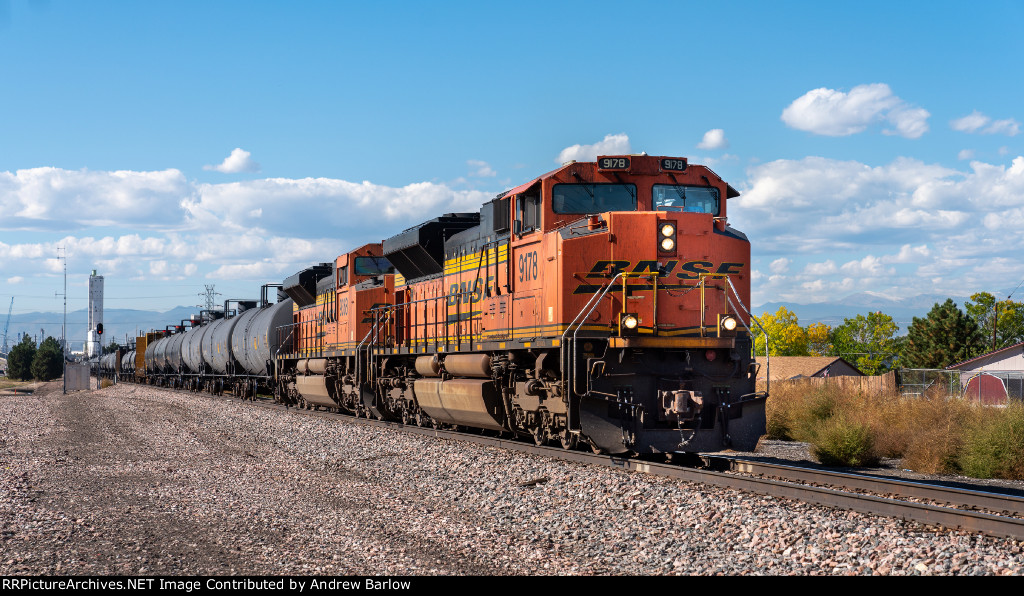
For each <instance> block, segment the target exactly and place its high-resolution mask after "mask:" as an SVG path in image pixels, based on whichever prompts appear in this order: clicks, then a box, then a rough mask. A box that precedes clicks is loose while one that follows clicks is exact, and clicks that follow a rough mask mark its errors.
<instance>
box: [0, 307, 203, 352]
mask: <svg viewBox="0 0 1024 596" xmlns="http://www.w3.org/2000/svg"><path fill="white" fill-rule="evenodd" d="M192 315H197V316H198V315H199V308H197V307H194V306H193V307H189V306H179V307H176V308H173V309H171V310H169V311H166V312H158V311H150V310H133V309H128V308H111V309H104V310H103V340H102V344H103V345H104V346H106V345H109V344H110V342H112V341H116V342H118V343H119V344H122V345H123V344H125V343H126V339H127V341H128V343H130V342H131V341H133V340H134V338H135V337H137V335H138V334H140V333H144V332H146V331H153V330H156V329H163V328H164V327H166V326H168V325H177V324H178V323H180V322H181V321H182V320H186V319H189V318H190V317H191V316H192ZM6 320H7V318H6V313H3V314H2V315H0V334H2V333H3V324H4V322H6ZM63 321H64V313H63V312H56V313H55V312H31V313H24V314H15V315H11V326H10V329H8V331H7V346H8V348H12V347H14V346H15V345H17V343H18V341H19V340H20V339H21V335H22V334H29V335H31V336H32V337H33V338H39V335H40V330H42V333H43V336H42V338H39V339H46V337H47V336H52V337H54V338H57V339H60V335H61V333H60V329H61V323H62V322H63ZM88 325H89V312H88V311H87V310H86V309H81V310H76V311H74V312H69V313H68V327H67V329H68V332H67V335H68V345H69V346H70V347H71V350H72V351H75V352H78V351H81V350H82V346H83V345H84V344H85V339H86V333H87V332H88V329H87V328H86V327H88ZM2 341H3V338H2V337H0V342H2Z"/></svg>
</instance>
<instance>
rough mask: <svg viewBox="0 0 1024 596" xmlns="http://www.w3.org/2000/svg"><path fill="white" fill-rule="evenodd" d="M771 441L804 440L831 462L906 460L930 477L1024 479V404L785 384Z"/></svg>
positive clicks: (773, 413) (771, 412)
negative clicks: (960, 475) (996, 404)
mask: <svg viewBox="0 0 1024 596" xmlns="http://www.w3.org/2000/svg"><path fill="white" fill-rule="evenodd" d="M767 410H768V412H767V413H768V437H769V438H772V439H781V440H795V441H803V442H807V443H810V444H811V448H812V453H813V454H814V455H815V457H817V458H818V459H819V461H821V462H822V463H824V464H826V465H836V466H870V465H875V464H877V463H878V461H879V460H880V459H881V458H883V457H886V458H901V459H902V465H903V467H905V468H908V469H912V470H916V471H919V472H923V473H930V474H941V473H963V474H968V475H971V476H976V477H979V478H989V477H995V478H1011V479H1024V405H1021V404H1012V405H1010V406H1008V407H1006V408H995V407H986V406H980V405H977V404H973V403H970V402H967V401H964V400H962V399H959V398H956V397H952V398H951V397H947V396H945V395H941V394H938V393H936V394H925V395H922V396H919V397H903V396H900V395H899V394H892V393H889V394H885V393H883V394H878V395H865V394H863V393H850V392H842V391H840V390H838V389H837V388H835V387H829V386H828V385H825V386H814V385H810V384H806V383H799V382H794V383H780V384H779V385H777V386H773V387H772V394H771V396H770V397H769V399H768V405H767Z"/></svg>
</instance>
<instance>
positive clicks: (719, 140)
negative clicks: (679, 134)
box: [697, 128, 729, 149]
mask: <svg viewBox="0 0 1024 596" xmlns="http://www.w3.org/2000/svg"><path fill="white" fill-rule="evenodd" d="M728 146H729V140H728V139H726V138H725V131H724V130H722V129H721V128H712V129H711V130H709V131H707V132H706V133H704V138H703V139H701V141H700V143H698V144H697V148H698V149H725V148H727V147H728Z"/></svg>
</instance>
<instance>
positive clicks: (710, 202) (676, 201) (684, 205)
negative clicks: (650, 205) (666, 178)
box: [651, 184, 718, 215]
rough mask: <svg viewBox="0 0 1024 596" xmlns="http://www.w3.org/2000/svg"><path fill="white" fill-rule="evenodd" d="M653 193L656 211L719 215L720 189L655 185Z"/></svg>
mask: <svg viewBox="0 0 1024 596" xmlns="http://www.w3.org/2000/svg"><path fill="white" fill-rule="evenodd" d="M651 193H652V195H653V197H654V210H655V211H688V212H690V213H710V214H712V215H717V214H718V189H717V188H714V187H711V186H684V185H682V184H655V185H654V188H652V189H651Z"/></svg>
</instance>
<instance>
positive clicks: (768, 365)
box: [725, 276, 772, 394]
mask: <svg viewBox="0 0 1024 596" xmlns="http://www.w3.org/2000/svg"><path fill="white" fill-rule="evenodd" d="M725 281H727V282H728V283H729V288H730V289H731V290H732V293H733V295H734V296H736V301H737V302H739V304H740V306H741V307H742V308H743V312H745V313H747V316H748V317H750V320H751V321H753V322H755V323H757V326H758V327H760V328H761V333H764V392H765V393H766V394H768V393H770V392H771V384H772V378H771V371H772V360H771V356H769V353H770V352H771V351H770V350H769V349H768V345H769V341H770V339H771V338H769V337H768V330H767V329H765V328H764V325H762V324H761V321H759V320H758V319H757V317H755V316H754V314H753V313H751V312H750V309H748V308H747V305H745V304H743V299H741V298H740V293H739V292H737V291H736V286H734V285H733V284H732V279H730V278H729V276H726V277H725ZM725 298H726V300H728V301H729V304H732V299H731V298H729V295H728V294H726V296H725ZM733 308H734V309H735V308H736V306H735V305H733ZM740 323H743V320H742V319H740ZM743 326H744V327H746V329H747V332H748V333H750V339H751V341H753V339H754V334H753V333H752V332H751V331H750V327H747V325H746V324H744V325H743ZM753 349H754V356H757V343H756V342H754V345H753ZM754 389H755V391H756V390H757V379H756V378H755V379H754Z"/></svg>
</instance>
